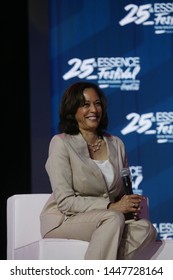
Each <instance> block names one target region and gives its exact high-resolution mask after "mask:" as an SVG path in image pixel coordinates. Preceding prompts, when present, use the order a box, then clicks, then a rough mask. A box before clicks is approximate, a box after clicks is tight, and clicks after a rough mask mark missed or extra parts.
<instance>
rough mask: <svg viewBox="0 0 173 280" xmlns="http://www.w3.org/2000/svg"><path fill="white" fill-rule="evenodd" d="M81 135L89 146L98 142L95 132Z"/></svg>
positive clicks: (84, 132)
mask: <svg viewBox="0 0 173 280" xmlns="http://www.w3.org/2000/svg"><path fill="white" fill-rule="evenodd" d="M81 134H82V136H83V138H84V139H85V141H86V142H87V143H90V144H94V143H95V142H96V141H97V140H98V137H99V136H98V134H97V132H96V131H95V132H91V131H81Z"/></svg>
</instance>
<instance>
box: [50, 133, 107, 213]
mask: <svg viewBox="0 0 173 280" xmlns="http://www.w3.org/2000/svg"><path fill="white" fill-rule="evenodd" d="M46 171H47V173H48V175H49V179H50V183H51V187H52V190H53V194H54V198H55V201H56V203H57V206H58V209H59V210H60V211H61V212H63V213H65V214H66V215H68V214H75V213H79V212H85V211H90V210H93V209H106V207H107V204H108V203H109V198H108V197H106V198H105V197H103V196H92V195H88V196H81V195H80V194H75V192H74V189H73V174H72V168H71V165H70V157H69V153H68V149H67V147H66V146H65V144H64V141H63V138H62V137H61V136H58V135H56V136H54V137H53V138H52V140H51V142H50V146H49V156H48V160H47V162H46ZM79 176H80V175H79Z"/></svg>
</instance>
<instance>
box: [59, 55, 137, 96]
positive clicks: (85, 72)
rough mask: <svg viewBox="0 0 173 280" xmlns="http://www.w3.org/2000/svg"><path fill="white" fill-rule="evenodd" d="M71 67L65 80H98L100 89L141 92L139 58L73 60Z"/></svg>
mask: <svg viewBox="0 0 173 280" xmlns="http://www.w3.org/2000/svg"><path fill="white" fill-rule="evenodd" d="M68 65H70V66H71V68H70V70H68V71H67V72H66V73H65V74H64V75H63V79H64V80H69V79H72V78H74V77H78V78H79V79H86V80H97V83H98V85H99V87H100V88H108V87H109V88H119V89H120V90H124V91H130V90H135V91H138V90H139V85H140V81H139V80H138V79H137V75H138V74H139V72H140V69H141V66H140V58H139V57H97V58H94V57H93V58H87V59H83V60H81V59H80V58H72V59H70V60H69V61H68Z"/></svg>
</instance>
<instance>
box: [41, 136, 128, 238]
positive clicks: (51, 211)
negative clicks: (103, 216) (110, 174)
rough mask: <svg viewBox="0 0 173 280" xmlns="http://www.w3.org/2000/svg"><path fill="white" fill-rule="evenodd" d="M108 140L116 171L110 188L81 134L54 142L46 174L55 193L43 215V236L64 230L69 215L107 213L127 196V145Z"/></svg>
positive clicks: (51, 146) (51, 145) (105, 138)
mask: <svg viewBox="0 0 173 280" xmlns="http://www.w3.org/2000/svg"><path fill="white" fill-rule="evenodd" d="M104 140H105V142H106V144H107V150H108V158H109V161H110V163H111V164H112V167H113V171H114V179H113V182H112V184H111V186H109V188H108V186H107V184H106V181H105V178H104V176H103V174H102V172H101V170H100V169H99V167H98V166H97V165H96V163H95V162H94V161H93V160H92V159H91V158H90V155H89V151H88V147H87V143H86V141H85V140H84V138H83V137H82V135H81V134H78V135H68V134H64V133H63V134H58V135H55V136H54V137H53V138H52V139H51V142H50V146H49V155H48V159H47V162H46V171H47V173H48V175H49V179H50V183H51V187H52V191H53V192H52V194H51V196H50V198H49V200H48V201H47V203H46V205H45V206H44V208H43V210H42V212H41V215H40V221H41V234H42V236H44V235H45V234H46V233H47V232H49V231H51V230H52V229H53V228H56V227H58V226H60V225H61V224H62V223H63V221H64V220H65V219H66V217H68V216H69V215H77V213H80V212H85V211H90V210H93V209H106V207H107V204H108V203H109V202H110V201H111V202H113V201H115V200H118V199H119V197H121V196H122V195H123V194H124V193H125V192H124V188H123V182H122V178H121V176H120V171H121V169H122V168H124V167H128V163H127V157H126V151H125V147H124V143H123V142H122V141H121V140H120V139H119V138H118V137H116V136H112V135H107V134H106V135H104Z"/></svg>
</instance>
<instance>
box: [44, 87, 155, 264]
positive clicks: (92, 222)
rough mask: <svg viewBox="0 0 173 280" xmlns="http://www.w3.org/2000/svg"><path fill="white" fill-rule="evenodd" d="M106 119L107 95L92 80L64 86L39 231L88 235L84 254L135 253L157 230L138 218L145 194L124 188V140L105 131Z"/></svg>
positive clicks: (52, 234)
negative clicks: (48, 195)
mask: <svg viewBox="0 0 173 280" xmlns="http://www.w3.org/2000/svg"><path fill="white" fill-rule="evenodd" d="M107 125H108V117H107V111H106V98H105V95H104V93H103V92H102V91H101V89H100V88H99V87H98V86H97V85H95V84H93V83H89V82H77V83H75V84H73V85H71V86H70V87H69V88H68V89H67V90H66V91H65V93H64V96H63V98H62V103H61V108H60V124H59V127H60V131H61V133H60V134H58V135H55V136H53V138H52V139H51V142H50V147H49V156H48V159H47V162H46V170H47V173H48V175H49V178H50V182H51V187H52V195H51V196H50V198H49V200H48V201H47V203H46V205H45V206H44V208H43V210H42V213H41V216H40V220H41V233H42V236H43V238H69V239H78V240H84V241H88V242H89V246H88V249H87V252H86V254H85V259H86V260H92V259H93V260H116V259H135V257H136V256H137V254H138V252H140V251H141V250H143V248H145V247H146V246H147V245H148V244H149V243H150V242H152V241H154V240H155V239H156V230H155V228H154V227H153V225H152V224H151V222H150V221H148V220H146V219H140V218H139V215H140V210H141V207H140V203H141V201H142V200H143V199H144V197H143V196H141V195H138V194H130V195H129V194H126V192H125V188H124V184H123V180H122V177H121V170H122V169H123V168H128V161H127V155H126V151H125V146H124V143H123V142H122V140H121V139H120V138H118V137H117V136H114V135H110V134H108V133H106V128H107ZM129 213H131V214H132V218H130V219H127V215H128V214H129Z"/></svg>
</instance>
